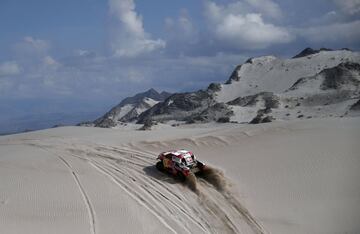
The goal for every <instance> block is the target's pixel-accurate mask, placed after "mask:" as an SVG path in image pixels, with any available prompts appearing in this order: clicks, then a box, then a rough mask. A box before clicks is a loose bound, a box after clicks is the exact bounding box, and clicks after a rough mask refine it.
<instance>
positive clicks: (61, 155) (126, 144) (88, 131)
mask: <svg viewBox="0 0 360 234" xmlns="http://www.w3.org/2000/svg"><path fill="white" fill-rule="evenodd" d="M194 126H195V127H194ZM359 130H360V119H359V118H344V119H322V120H307V121H297V122H277V123H270V124H263V125H256V126H248V125H231V124H229V125H198V126H197V125H193V126H191V127H186V126H185V127H182V128H163V129H161V128H160V129H157V130H153V131H146V132H142V131H141V132H140V131H133V130H124V131H121V130H112V129H94V128H77V127H65V128H59V129H50V130H45V131H38V132H32V133H26V134H19V135H14V136H3V137H0V168H1V169H0V187H1V189H0V232H1V233H91V234H99V233H359V232H360V225H359V223H358V217H360V205H359V204H360V197H359V194H360V187H359V184H358V181H359V179H360V157H359V155H360V154H359V152H360V146H359V144H358V143H359V139H360V131H359ZM177 148H187V149H191V150H192V151H193V152H194V153H195V154H196V155H197V156H198V158H200V159H201V160H202V161H205V162H207V163H208V164H209V166H210V167H209V168H210V169H209V170H208V172H207V173H206V174H205V175H203V176H200V177H192V178H189V179H188V180H187V181H186V182H185V183H182V182H180V181H177V180H175V179H174V178H172V177H170V176H168V175H166V174H163V173H161V172H158V171H157V170H156V168H155V166H154V165H155V163H156V156H157V154H158V152H161V151H164V150H169V149H177Z"/></svg>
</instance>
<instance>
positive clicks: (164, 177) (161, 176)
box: [143, 165, 183, 184]
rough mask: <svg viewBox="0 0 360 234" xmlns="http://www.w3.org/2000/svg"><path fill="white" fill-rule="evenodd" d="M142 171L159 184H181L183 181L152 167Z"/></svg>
mask: <svg viewBox="0 0 360 234" xmlns="http://www.w3.org/2000/svg"><path fill="white" fill-rule="evenodd" d="M143 171H144V172H145V174H146V175H148V176H149V177H152V178H154V179H156V180H159V181H161V182H166V183H169V184H183V181H181V180H180V179H178V178H175V177H174V176H173V175H171V174H170V173H167V172H162V171H159V170H158V169H157V168H156V166H154V165H152V166H147V167H144V168H143Z"/></svg>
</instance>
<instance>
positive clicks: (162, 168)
mask: <svg viewBox="0 0 360 234" xmlns="http://www.w3.org/2000/svg"><path fill="white" fill-rule="evenodd" d="M156 168H157V169H158V170H159V171H164V163H163V161H159V162H157V163H156Z"/></svg>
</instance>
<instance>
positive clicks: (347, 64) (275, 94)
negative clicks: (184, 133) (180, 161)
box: [95, 48, 360, 127]
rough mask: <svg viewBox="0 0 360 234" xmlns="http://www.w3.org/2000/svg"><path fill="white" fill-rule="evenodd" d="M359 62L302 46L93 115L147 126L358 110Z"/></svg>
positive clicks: (350, 55) (108, 123)
mask: <svg viewBox="0 0 360 234" xmlns="http://www.w3.org/2000/svg"><path fill="white" fill-rule="evenodd" d="M359 63H360V53H358V52H352V51H350V50H348V49H342V50H334V51H333V50H329V49H320V50H313V49H311V48H306V49H305V50H303V51H302V52H300V53H299V54H298V55H296V56H294V57H293V58H290V59H282V58H277V57H274V56H263V57H258V58H251V59H248V60H247V61H246V62H245V63H244V64H241V65H239V66H237V67H236V69H235V70H234V72H233V73H232V74H231V76H230V78H229V79H228V80H227V81H226V82H225V83H224V84H216V83H212V84H210V85H209V87H208V88H207V89H206V90H199V91H196V92H189V93H177V94H173V95H169V94H168V93H165V94H159V95H160V97H158V96H156V97H155V96H151V97H150V96H149V94H147V96H146V95H145V96H144V95H143V94H138V95H139V96H138V95H136V96H134V97H132V98H129V99H125V100H124V101H122V102H121V103H120V104H119V105H118V106H117V107H115V108H113V109H112V110H111V111H110V112H108V113H107V114H106V115H105V116H104V117H102V118H100V119H98V120H96V121H95V126H100V127H112V126H116V124H117V123H118V122H134V123H135V122H136V123H138V124H145V125H146V126H151V124H152V123H155V122H162V123H166V122H169V121H171V123H173V122H177V123H179V124H180V123H196V122H200V123H204V122H213V121H216V122H230V121H231V122H238V123H263V122H269V121H273V120H276V119H279V120H290V119H295V118H319V117H330V116H344V115H360V111H359V109H360V108H359V102H360V101H359V100H360V65H359ZM153 91H154V90H153ZM153 91H152V92H153ZM148 92H150V90H149V91H148ZM150 93H151V92H150ZM144 97H147V98H149V99H148V100H147V101H146V100H145V99H143V98H144ZM150 99H151V100H150ZM129 100H131V101H129ZM132 100H136V102H134V101H132Z"/></svg>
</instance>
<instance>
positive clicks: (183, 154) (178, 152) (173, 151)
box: [163, 149, 191, 158]
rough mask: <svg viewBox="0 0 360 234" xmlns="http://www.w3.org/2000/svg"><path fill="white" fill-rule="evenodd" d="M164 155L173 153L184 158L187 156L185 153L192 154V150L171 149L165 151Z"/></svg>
mask: <svg viewBox="0 0 360 234" xmlns="http://www.w3.org/2000/svg"><path fill="white" fill-rule="evenodd" d="M163 154H164V155H168V154H172V155H175V156H177V157H179V158H183V157H185V155H187V154H190V155H191V152H190V151H188V150H184V149H181V150H171V151H167V152H164V153H163Z"/></svg>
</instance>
